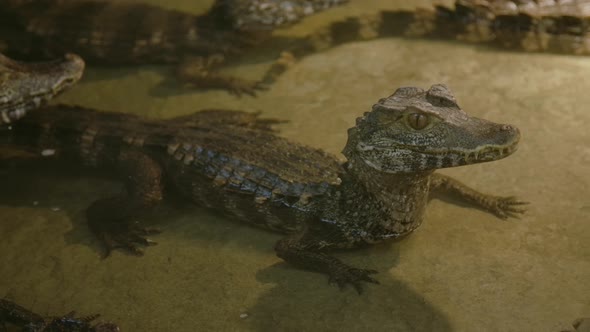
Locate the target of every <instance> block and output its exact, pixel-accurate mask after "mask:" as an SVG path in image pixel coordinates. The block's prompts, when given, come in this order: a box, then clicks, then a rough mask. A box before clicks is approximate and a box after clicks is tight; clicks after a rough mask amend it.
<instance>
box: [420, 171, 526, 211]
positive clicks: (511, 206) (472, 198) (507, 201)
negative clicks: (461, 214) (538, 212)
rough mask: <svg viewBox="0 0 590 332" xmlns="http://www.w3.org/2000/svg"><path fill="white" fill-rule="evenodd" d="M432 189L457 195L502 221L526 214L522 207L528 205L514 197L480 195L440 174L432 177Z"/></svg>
mask: <svg viewBox="0 0 590 332" xmlns="http://www.w3.org/2000/svg"><path fill="white" fill-rule="evenodd" d="M430 189H431V190H436V191H444V192H449V193H452V194H454V195H457V196H459V197H461V198H462V199H464V200H466V201H468V202H469V203H472V204H474V205H476V206H478V207H480V208H482V209H484V210H486V211H488V212H491V213H493V214H495V215H496V216H498V217H499V218H502V219H507V218H508V217H518V216H519V215H520V214H522V213H524V212H526V209H525V208H523V207H522V205H526V204H528V202H524V201H520V200H518V199H517V198H516V197H514V196H509V197H502V196H493V195H487V194H483V193H480V192H478V191H476V190H475V189H472V188H470V187H468V186H467V185H465V184H463V183H461V182H460V181H457V180H455V179H453V178H451V177H449V176H446V175H442V174H438V173H435V174H433V175H432V177H431V180H430Z"/></svg>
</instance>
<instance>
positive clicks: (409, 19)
mask: <svg viewBox="0 0 590 332" xmlns="http://www.w3.org/2000/svg"><path fill="white" fill-rule="evenodd" d="M589 19H590V1H589V0H456V1H455V4H454V7H448V6H445V5H437V6H434V7H432V8H418V9H416V10H383V11H380V12H378V13H375V14H369V15H364V16H360V17H350V18H348V19H346V20H344V21H340V22H336V23H333V24H331V25H330V26H328V27H326V28H324V29H323V30H322V31H318V32H317V33H315V34H314V35H312V36H310V37H309V42H310V43H308V44H307V45H304V46H306V47H299V49H297V50H294V51H293V53H296V54H297V53H298V54H305V53H311V52H314V51H316V50H317V49H318V48H319V49H321V48H326V47H330V46H332V45H334V44H340V43H343V42H347V41H352V40H359V39H360V40H362V39H373V38H377V37H387V36H405V37H421V38H425V37H426V38H435V39H456V40H461V41H466V42H475V43H486V44H489V45H495V46H500V47H504V48H508V49H515V50H523V51H530V52H555V53H566V54H582V55H588V54H590V38H589V36H590V26H589V25H588V21H589Z"/></svg>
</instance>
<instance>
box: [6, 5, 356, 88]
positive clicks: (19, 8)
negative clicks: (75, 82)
mask: <svg viewBox="0 0 590 332" xmlns="http://www.w3.org/2000/svg"><path fill="white" fill-rule="evenodd" d="M346 1H347V0H216V1H215V3H214V4H213V5H212V7H211V9H210V10H209V11H207V12H206V13H204V14H202V15H193V14H190V13H186V12H181V11H178V10H171V9H165V8H161V7H158V6H152V5H148V4H142V3H131V2H124V1H100V0H82V1H67V0H3V1H0V52H4V53H5V54H8V55H10V56H13V57H18V58H32V59H40V58H47V57H56V56H61V55H62V54H64V53H66V52H71V53H76V54H78V55H80V56H81V57H82V58H83V59H84V60H85V61H86V62H88V63H89V64H91V65H94V64H110V65H128V64H153V63H182V65H180V66H178V70H177V74H178V76H179V77H180V78H181V79H182V80H183V81H184V82H186V83H187V84H189V85H194V86H196V87H202V88H219V89H226V90H228V91H230V92H232V93H235V94H242V93H246V94H255V92H256V90H258V89H262V88H264V85H263V84H262V82H261V81H260V80H256V81H249V80H244V79H240V78H237V77H232V76H227V75H223V74H220V73H218V72H217V71H216V69H217V68H218V67H219V66H220V65H222V64H223V63H225V62H226V60H227V58H235V57H238V56H239V55H240V54H241V53H243V51H245V50H247V49H252V48H254V47H256V46H257V45H259V44H260V43H261V42H262V41H264V40H267V39H268V38H269V37H270V36H271V34H272V31H273V29H274V28H276V27H279V26H284V25H287V24H290V23H294V22H297V21H299V20H300V19H302V18H303V17H305V16H308V15H311V14H314V13H316V12H319V11H322V10H325V9H327V8H330V7H332V6H336V5H340V4H342V3H345V2H346ZM265 83H268V79H266V82H265Z"/></svg>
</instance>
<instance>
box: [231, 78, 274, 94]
mask: <svg viewBox="0 0 590 332" xmlns="http://www.w3.org/2000/svg"><path fill="white" fill-rule="evenodd" d="M225 88H226V89H227V91H228V92H229V93H231V94H232V95H235V96H237V97H241V96H242V95H244V94H245V95H249V96H252V97H256V93H257V92H258V91H264V90H268V85H266V84H264V83H262V82H254V81H247V80H242V79H237V78H233V79H230V80H228V82H227V86H226V87H225Z"/></svg>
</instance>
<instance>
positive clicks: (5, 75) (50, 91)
mask: <svg viewBox="0 0 590 332" xmlns="http://www.w3.org/2000/svg"><path fill="white" fill-rule="evenodd" d="M83 72H84V61H83V60H82V59H81V58H80V57H79V56H77V55H74V54H66V55H65V56H64V57H63V58H62V59H56V60H53V61H46V62H34V63H27V62H20V61H14V60H12V59H10V58H8V57H6V56H4V55H2V54H0V123H10V122H12V121H14V120H17V119H19V118H21V117H22V116H23V115H24V114H26V113H27V112H28V111H30V110H32V109H34V108H36V107H39V106H41V105H43V104H45V103H46V102H48V101H49V100H50V99H51V98H53V97H55V96H56V95H58V94H60V93H61V92H63V91H65V90H66V89H67V88H69V87H70V86H72V85H73V84H75V83H76V82H77V81H78V80H79V79H80V77H82V73H83Z"/></svg>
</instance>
